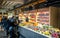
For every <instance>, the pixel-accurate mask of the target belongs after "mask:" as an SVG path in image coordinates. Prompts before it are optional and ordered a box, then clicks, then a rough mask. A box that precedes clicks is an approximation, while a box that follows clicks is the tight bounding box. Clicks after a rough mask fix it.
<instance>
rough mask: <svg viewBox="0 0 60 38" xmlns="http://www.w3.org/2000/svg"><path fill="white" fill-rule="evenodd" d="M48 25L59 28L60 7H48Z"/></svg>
mask: <svg viewBox="0 0 60 38" xmlns="http://www.w3.org/2000/svg"><path fill="white" fill-rule="evenodd" d="M49 9H50V25H52V26H53V27H56V28H59V29H60V7H52V6H51V7H49Z"/></svg>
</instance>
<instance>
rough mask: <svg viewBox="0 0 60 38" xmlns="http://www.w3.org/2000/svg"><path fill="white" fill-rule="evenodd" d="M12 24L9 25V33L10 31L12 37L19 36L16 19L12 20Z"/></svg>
mask: <svg viewBox="0 0 60 38" xmlns="http://www.w3.org/2000/svg"><path fill="white" fill-rule="evenodd" d="M10 22H11V24H10V25H11V26H10V27H9V33H10V38H17V37H18V36H19V35H18V23H17V20H16V19H13V21H11V20H10Z"/></svg>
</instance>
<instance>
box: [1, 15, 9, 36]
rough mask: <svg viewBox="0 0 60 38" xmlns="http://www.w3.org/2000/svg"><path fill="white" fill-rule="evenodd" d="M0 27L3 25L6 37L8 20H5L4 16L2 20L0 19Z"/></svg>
mask: <svg viewBox="0 0 60 38" xmlns="http://www.w3.org/2000/svg"><path fill="white" fill-rule="evenodd" d="M2 25H3V28H4V30H5V31H6V35H7V36H8V29H9V28H8V26H9V25H8V19H7V17H6V16H3V18H2Z"/></svg>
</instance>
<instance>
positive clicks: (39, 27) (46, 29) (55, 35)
mask: <svg viewBox="0 0 60 38" xmlns="http://www.w3.org/2000/svg"><path fill="white" fill-rule="evenodd" d="M19 25H20V26H23V27H27V28H30V29H32V30H34V31H36V32H39V33H41V34H43V35H47V36H51V37H52V38H59V35H60V30H59V29H58V28H54V27H53V26H49V25H44V24H40V23H36V22H34V23H33V22H24V23H20V24H19Z"/></svg>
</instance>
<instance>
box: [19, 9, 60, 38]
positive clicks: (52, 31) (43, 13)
mask: <svg viewBox="0 0 60 38" xmlns="http://www.w3.org/2000/svg"><path fill="white" fill-rule="evenodd" d="M20 15H21V16H20ZM24 15H26V16H27V17H28V18H29V22H26V21H23V22H22V23H20V24H19V26H20V33H21V34H22V35H23V36H24V37H26V38H40V37H41V38H53V37H54V38H59V35H58V34H59V33H60V30H59V29H58V28H54V27H53V26H51V25H52V24H51V22H50V21H51V20H50V17H51V16H50V9H49V8H42V9H38V10H31V11H29V12H28V13H25V14H24V13H22V14H21V13H20V14H19V17H22V19H23V20H25V19H26V18H24V17H23V16H24ZM31 35H32V36H31Z"/></svg>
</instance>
